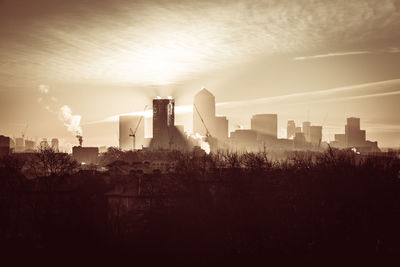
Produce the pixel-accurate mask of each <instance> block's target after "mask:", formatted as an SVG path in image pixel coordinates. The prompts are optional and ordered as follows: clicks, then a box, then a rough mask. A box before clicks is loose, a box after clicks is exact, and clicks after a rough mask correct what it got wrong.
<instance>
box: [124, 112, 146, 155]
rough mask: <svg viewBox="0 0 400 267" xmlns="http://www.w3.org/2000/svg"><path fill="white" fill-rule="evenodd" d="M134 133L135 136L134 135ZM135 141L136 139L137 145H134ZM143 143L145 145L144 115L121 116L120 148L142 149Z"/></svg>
mask: <svg viewBox="0 0 400 267" xmlns="http://www.w3.org/2000/svg"><path fill="white" fill-rule="evenodd" d="M136 128H137V130H136ZM131 129H132V132H131ZM135 130H136V133H135ZM132 133H134V135H135V136H132ZM133 138H135V140H133ZM133 141H135V147H133ZM142 145H143V146H144V145H145V142H144V118H143V116H131V115H123V116H119V148H120V149H122V150H132V149H141V148H142Z"/></svg>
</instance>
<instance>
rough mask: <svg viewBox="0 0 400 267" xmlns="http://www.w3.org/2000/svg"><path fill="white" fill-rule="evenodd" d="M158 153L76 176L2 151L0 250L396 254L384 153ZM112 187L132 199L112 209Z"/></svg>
mask: <svg viewBox="0 0 400 267" xmlns="http://www.w3.org/2000/svg"><path fill="white" fill-rule="evenodd" d="M111 154H115V155H117V157H118V160H120V159H122V158H123V157H124V155H123V152H120V151H110V152H109V154H108V155H107V157H108V158H107V162H110V161H111V159H110V157H111V156H110V155H111ZM42 156H43V155H42ZM125 156H126V155H125ZM169 156H170V159H171V160H176V162H177V165H176V171H175V172H172V173H167V174H161V173H157V172H156V173H153V174H147V175H145V174H141V173H131V174H129V175H125V176H115V177H114V176H110V175H109V174H107V173H97V172H95V171H86V172H84V171H81V172H77V171H76V170H73V169H71V168H72V167H73V168H75V165H73V163H71V162H70V161H69V160H65V159H64V162H65V164H67V165H68V166H67V167H68V168H67V167H66V169H68V172H62V173H60V172H52V173H47V172H45V173H44V174H45V175H41V176H38V177H35V178H33V179H26V178H25V177H24V175H23V174H22V170H23V166H24V163H23V162H19V161H18V159H16V158H13V157H7V158H3V159H2V163H1V164H0V166H1V168H0V198H1V202H0V216H1V220H0V243H1V248H0V249H1V251H2V252H5V253H7V254H9V255H14V254H17V255H18V254H20V255H28V254H30V255H34V257H36V258H41V259H42V258H47V259H50V258H51V259H53V258H54V259H57V260H59V259H60V258H61V259H62V258H68V259H70V258H71V257H73V256H85V258H86V259H91V260H95V259H97V260H100V259H103V258H104V257H108V258H109V259H110V260H111V261H112V262H113V263H116V261H118V260H122V259H123V260H129V261H131V262H132V264H133V263H141V262H144V263H147V264H150V265H151V264H154V265H155V264H163V265H168V263H173V265H174V266H180V265H182V266H188V265H189V266H192V265H196V266H197V265H199V266H209V265H245V266H247V265H250V266H252V265H255V264H256V263H260V262H262V263H271V264H272V263H273V262H281V263H282V262H293V263H299V262H313V263H316V262H319V263H321V264H323V265H329V264H331V263H333V262H338V263H339V262H341V263H345V264H349V261H350V260H354V261H355V262H357V263H360V262H372V261H379V262H382V261H385V260H389V259H391V260H397V256H398V254H399V253H400V243H399V242H398V240H400V180H399V170H400V160H399V156H398V155H397V154H395V153H392V154H389V153H388V154H385V155H380V156H366V157H362V156H359V155H355V154H354V153H352V152H349V151H334V150H328V151H327V152H325V153H305V152H302V153H300V152H298V153H294V154H292V155H290V157H289V158H288V159H287V160H285V161H281V162H273V161H271V160H270V159H269V157H268V155H267V154H265V153H247V154H237V153H223V152H220V153H216V154H210V155H206V156H202V157H195V156H194V155H193V154H191V153H186V154H183V153H179V152H173V153H171V154H170V155H169ZM39 158H40V157H39ZM42 167H43V166H42ZM42 167H41V169H43V168H42ZM57 169H64V168H61V167H60V168H57ZM49 179H50V180H51V185H52V186H51V187H49ZM139 184H140V186H139ZM117 187H118V188H123V190H122V189H121V190H119V191H118V190H117V191H118V192H128V189H127V188H134V190H136V191H134V192H137V188H139V187H140V190H141V191H140V192H141V193H140V194H137V195H132V196H127V195H123V196H122V195H118V194H116V195H115V196H114V195H113V196H114V198H115V199H118V201H119V202H118V203H125V202H126V201H127V199H130V201H132V203H144V204H143V205H142V206H141V208H130V209H125V211H124V212H122V210H121V211H120V210H118V213H116V211H115V209H116V206H113V205H111V204H110V201H109V198H110V194H107V193H109V192H111V191H112V190H115V188H117ZM124 190H125V191H124ZM121 207H122V206H121ZM118 208H119V206H118ZM113 209H114V210H113ZM111 213H112V214H114V215H113V217H112V218H110V214H111ZM115 214H117V216H116V215H115Z"/></svg>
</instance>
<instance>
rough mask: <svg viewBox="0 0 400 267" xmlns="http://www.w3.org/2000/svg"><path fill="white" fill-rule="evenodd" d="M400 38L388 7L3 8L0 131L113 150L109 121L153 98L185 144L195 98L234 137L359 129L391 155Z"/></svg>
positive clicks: (397, 133) (4, 4) (395, 15)
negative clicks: (299, 129) (354, 125)
mask: <svg viewBox="0 0 400 267" xmlns="http://www.w3.org/2000/svg"><path fill="white" fill-rule="evenodd" d="M399 28H400V2H399V1H394V0H384V1H351V2H350V1H348V2H344V1H319V0H316V1H235V2H234V3H233V2H231V1H201V2H200V1H183V2H182V1H94V0H87V1H79V2H78V1H48V0H38V1H9V0H5V1H1V2H0V36H1V42H0V62H1V68H0V112H1V114H2V116H1V117H0V132H1V133H2V134H4V135H8V136H12V137H13V136H15V137H18V136H20V135H21V132H23V131H24V129H25V128H26V125H27V124H28V125H29V128H28V130H27V133H26V135H27V136H28V137H29V138H33V139H35V138H38V139H41V138H42V137H47V138H50V137H58V138H59V139H60V143H61V144H60V145H64V146H66V147H71V145H76V139H75V134H74V133H75V131H76V130H82V132H83V135H84V137H85V139H84V140H85V144H86V145H89V146H100V145H105V146H118V120H117V119H116V118H118V115H119V114H127V113H133V112H142V111H143V109H144V106H145V105H149V106H151V101H152V99H153V98H154V97H156V96H162V97H167V96H173V97H174V98H175V105H176V123H178V124H183V125H184V126H185V130H186V131H189V132H190V131H192V117H193V115H192V114H191V112H192V106H191V105H192V104H193V97H194V95H195V94H196V93H197V92H198V91H199V90H200V89H201V88H203V87H205V88H207V89H208V90H209V91H211V92H212V93H213V94H214V95H215V97H216V101H217V109H216V111H217V114H218V115H224V116H227V118H228V119H229V130H230V131H234V130H235V129H238V128H249V127H250V118H251V116H252V115H253V114H257V113H268V114H270V113H274V114H278V137H286V124H287V121H288V120H295V121H296V123H298V124H300V123H301V122H302V121H306V120H308V121H311V122H312V123H314V124H318V125H321V126H323V139H324V141H333V136H334V134H339V133H344V124H345V123H346V118H348V117H358V118H361V127H362V128H363V129H365V130H367V139H369V140H376V141H378V143H379V145H380V147H395V148H397V147H398V146H399V140H400V117H399V115H398V114H399V113H400V105H399V104H398V103H400V60H399V59H400V33H399V31H398V29H399ZM79 116H80V117H79ZM75 127H78V128H75ZM79 127H81V129H80V128H79ZM146 134H147V135H149V134H151V131H150V130H149V129H146Z"/></svg>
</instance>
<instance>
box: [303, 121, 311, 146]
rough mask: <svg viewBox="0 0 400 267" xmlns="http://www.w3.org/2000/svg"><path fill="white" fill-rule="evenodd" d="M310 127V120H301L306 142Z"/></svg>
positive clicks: (308, 137)
mask: <svg viewBox="0 0 400 267" xmlns="http://www.w3.org/2000/svg"><path fill="white" fill-rule="evenodd" d="M310 127H311V122H309V121H303V133H304V138H305V139H306V141H307V142H310Z"/></svg>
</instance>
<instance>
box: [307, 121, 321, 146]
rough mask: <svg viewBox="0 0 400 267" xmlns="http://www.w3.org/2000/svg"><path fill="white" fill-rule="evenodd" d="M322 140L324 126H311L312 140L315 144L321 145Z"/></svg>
mask: <svg viewBox="0 0 400 267" xmlns="http://www.w3.org/2000/svg"><path fill="white" fill-rule="evenodd" d="M321 141H322V126H315V125H313V126H310V142H311V144H312V145H314V146H319V145H320V144H321Z"/></svg>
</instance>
